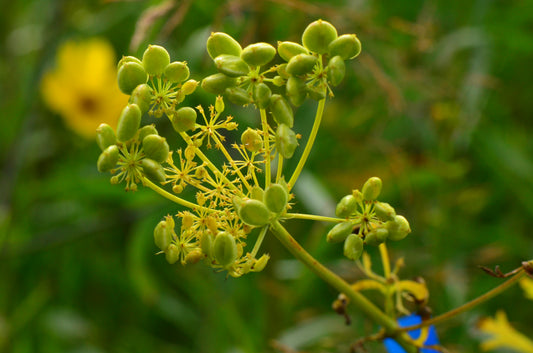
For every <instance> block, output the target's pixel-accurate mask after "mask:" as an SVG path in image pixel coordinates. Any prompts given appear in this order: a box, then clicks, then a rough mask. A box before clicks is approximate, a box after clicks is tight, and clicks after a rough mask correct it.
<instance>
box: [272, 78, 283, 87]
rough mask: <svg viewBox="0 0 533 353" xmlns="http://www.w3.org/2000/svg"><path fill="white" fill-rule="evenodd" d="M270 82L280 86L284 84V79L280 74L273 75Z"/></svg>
mask: <svg viewBox="0 0 533 353" xmlns="http://www.w3.org/2000/svg"><path fill="white" fill-rule="evenodd" d="M272 83H273V84H274V86H277V87H281V86H284V85H285V79H284V78H283V77H281V76H274V78H273V79H272Z"/></svg>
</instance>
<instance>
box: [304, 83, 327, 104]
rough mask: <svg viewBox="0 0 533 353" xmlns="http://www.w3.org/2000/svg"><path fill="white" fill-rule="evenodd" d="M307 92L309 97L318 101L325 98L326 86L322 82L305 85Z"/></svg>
mask: <svg viewBox="0 0 533 353" xmlns="http://www.w3.org/2000/svg"><path fill="white" fill-rule="evenodd" d="M307 93H308V94H309V98H311V99H313V100H315V101H320V100H322V99H324V98H326V86H325V85H322V84H320V85H318V86H311V85H307Z"/></svg>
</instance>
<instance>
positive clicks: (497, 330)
mask: <svg viewBox="0 0 533 353" xmlns="http://www.w3.org/2000/svg"><path fill="white" fill-rule="evenodd" d="M479 330H480V331H482V332H483V333H486V334H489V336H490V338H488V339H486V340H485V341H484V342H483V343H482V344H481V349H482V350H484V351H488V350H492V349H498V348H510V349H513V350H515V351H517V352H523V353H531V352H533V341H531V340H530V339H529V338H527V337H526V336H524V335H523V334H521V333H520V332H518V331H516V330H515V329H514V328H513V327H512V326H511V325H510V324H509V321H508V320H507V316H506V315H505V312H503V311H501V310H500V311H498V312H497V313H496V317H495V318H494V319H493V318H485V319H483V320H482V321H480V323H479Z"/></svg>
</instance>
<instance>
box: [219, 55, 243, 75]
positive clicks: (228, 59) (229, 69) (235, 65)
mask: <svg viewBox="0 0 533 353" xmlns="http://www.w3.org/2000/svg"><path fill="white" fill-rule="evenodd" d="M215 65H216V67H217V70H218V71H220V72H221V73H223V74H224V75H227V76H229V77H239V76H245V75H247V74H248V72H250V67H248V65H247V64H246V63H245V62H244V61H243V60H242V59H241V58H240V57H238V56H234V55H227V54H222V55H219V56H217V57H216V58H215Z"/></svg>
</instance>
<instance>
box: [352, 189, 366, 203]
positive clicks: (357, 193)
mask: <svg viewBox="0 0 533 353" xmlns="http://www.w3.org/2000/svg"><path fill="white" fill-rule="evenodd" d="M352 195H353V197H355V201H357V202H363V200H364V199H363V194H362V193H361V191H359V190H352Z"/></svg>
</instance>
